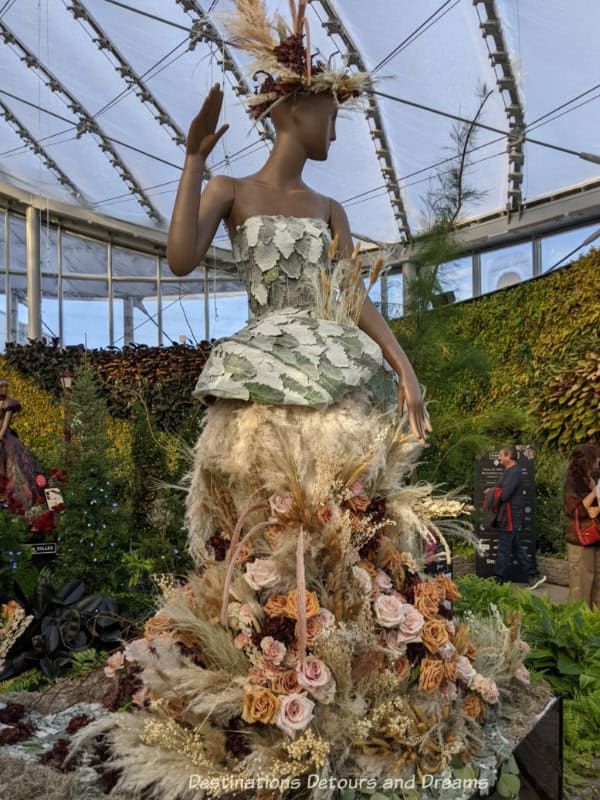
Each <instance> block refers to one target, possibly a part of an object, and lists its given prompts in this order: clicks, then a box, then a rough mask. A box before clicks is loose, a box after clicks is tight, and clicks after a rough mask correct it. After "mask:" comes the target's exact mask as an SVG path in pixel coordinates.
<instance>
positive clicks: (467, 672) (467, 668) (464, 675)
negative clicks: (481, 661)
mask: <svg viewBox="0 0 600 800" xmlns="http://www.w3.org/2000/svg"><path fill="white" fill-rule="evenodd" d="M476 675H477V672H476V671H475V667H474V666H473V664H471V662H470V661H469V659H468V658H467V657H466V656H459V657H458V658H457V659H456V677H457V678H459V679H460V680H461V681H462V682H463V683H466V685H467V686H469V687H470V686H471V684H472V683H473V679H474V678H475V676H476Z"/></svg>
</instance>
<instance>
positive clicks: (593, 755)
mask: <svg viewBox="0 0 600 800" xmlns="http://www.w3.org/2000/svg"><path fill="white" fill-rule="evenodd" d="M563 732H564V758H565V776H564V777H565V784H566V785H567V786H568V787H570V788H573V789H580V788H582V787H584V786H587V785H588V784H589V782H590V778H598V777H599V776H600V767H599V766H598V763H597V762H598V759H600V689H598V688H596V689H593V690H591V691H589V692H581V693H577V694H576V695H575V697H573V698H572V699H567V700H565V701H564V705H563Z"/></svg>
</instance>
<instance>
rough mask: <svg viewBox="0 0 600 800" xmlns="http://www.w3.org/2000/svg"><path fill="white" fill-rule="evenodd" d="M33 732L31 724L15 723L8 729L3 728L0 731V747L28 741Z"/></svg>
mask: <svg viewBox="0 0 600 800" xmlns="http://www.w3.org/2000/svg"><path fill="white" fill-rule="evenodd" d="M34 730H35V728H34V725H33V722H17V723H16V724H15V725H11V726H10V727H9V728H3V729H2V730H1V731H0V745H3V744H17V742H24V741H25V739H29V737H30V736H31V734H32V733H33V731H34Z"/></svg>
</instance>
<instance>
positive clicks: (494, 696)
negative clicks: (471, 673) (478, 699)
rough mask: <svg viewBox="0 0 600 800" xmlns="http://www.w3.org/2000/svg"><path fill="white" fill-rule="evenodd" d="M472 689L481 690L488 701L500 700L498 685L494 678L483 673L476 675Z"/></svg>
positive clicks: (495, 701) (481, 693)
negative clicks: (486, 676)
mask: <svg viewBox="0 0 600 800" xmlns="http://www.w3.org/2000/svg"><path fill="white" fill-rule="evenodd" d="M471 689H473V691H474V692H479V694H480V695H481V696H482V697H483V699H484V700H485V702H486V703H497V702H498V700H499V697H500V696H499V694H498V687H497V686H496V681H495V680H494V679H493V678H485V677H484V676H483V675H475V677H474V678H473V683H472V684H471Z"/></svg>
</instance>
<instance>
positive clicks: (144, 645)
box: [125, 639, 150, 663]
mask: <svg viewBox="0 0 600 800" xmlns="http://www.w3.org/2000/svg"><path fill="white" fill-rule="evenodd" d="M149 650H150V642H149V641H148V639H134V640H133V642H129V643H128V644H127V645H125V658H126V659H127V661H132V662H134V663H135V662H137V661H142V660H143V659H144V656H145V655H146V653H147V652H148V651H149Z"/></svg>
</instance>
